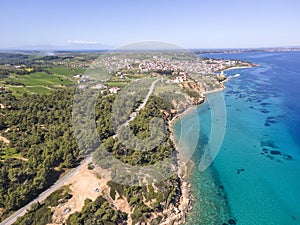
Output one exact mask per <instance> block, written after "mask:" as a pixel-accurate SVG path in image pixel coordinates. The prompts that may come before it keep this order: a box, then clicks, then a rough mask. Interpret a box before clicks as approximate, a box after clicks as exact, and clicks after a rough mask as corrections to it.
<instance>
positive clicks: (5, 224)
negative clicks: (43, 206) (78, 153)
mask: <svg viewBox="0 0 300 225" xmlns="http://www.w3.org/2000/svg"><path fill="white" fill-rule="evenodd" d="M90 162H92V156H88V157H87V158H86V159H85V160H83V161H82V162H81V163H80V165H79V166H77V167H76V168H73V169H72V170H70V171H69V172H68V173H67V174H66V175H65V176H63V177H62V178H61V179H59V180H58V181H56V183H55V184H53V185H52V186H51V187H50V188H48V189H47V190H46V191H44V192H42V193H41V194H40V195H39V196H38V197H37V198H36V199H34V200H33V201H31V202H30V203H28V204H27V205H25V206H24V207H23V208H21V209H19V210H18V211H16V212H15V213H14V214H12V215H11V216H10V217H8V218H6V219H5V220H4V221H2V222H1V223H0V225H11V224H13V223H14V222H16V220H17V218H18V217H20V216H23V215H25V213H26V212H27V210H30V207H31V205H32V204H34V203H37V202H42V201H44V200H45V199H46V198H47V197H48V196H49V195H50V194H52V193H53V192H54V191H56V190H57V189H59V188H60V187H62V186H63V185H64V184H65V183H66V182H67V181H68V180H69V179H70V178H71V177H72V176H73V175H74V174H75V173H76V172H77V171H79V170H80V169H81V168H82V167H84V166H86V165H87V164H88V163H90Z"/></svg>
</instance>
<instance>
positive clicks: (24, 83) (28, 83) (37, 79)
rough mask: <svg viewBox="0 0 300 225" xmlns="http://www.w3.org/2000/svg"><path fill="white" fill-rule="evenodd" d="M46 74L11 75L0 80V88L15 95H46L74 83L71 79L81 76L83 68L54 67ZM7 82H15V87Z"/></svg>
mask: <svg viewBox="0 0 300 225" xmlns="http://www.w3.org/2000/svg"><path fill="white" fill-rule="evenodd" d="M47 70H48V71H49V72H50V74H49V73H46V72H34V73H31V74H27V75H17V74H12V75H11V76H10V78H7V79H3V80H0V86H3V87H6V88H8V89H9V90H11V91H12V92H13V93H14V94H15V95H22V94H24V93H27V94H48V93H50V92H51V90H52V89H53V88H63V87H65V86H70V85H73V84H75V83H76V80H75V79H74V78H73V76H74V75H76V74H83V73H84V69H83V68H68V67H66V66H55V67H53V68H48V69H47ZM7 82H15V83H17V84H16V85H14V84H13V83H12V84H8V83H7Z"/></svg>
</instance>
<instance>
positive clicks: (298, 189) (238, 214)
mask: <svg viewBox="0 0 300 225" xmlns="http://www.w3.org/2000/svg"><path fill="white" fill-rule="evenodd" d="M205 56H207V57H213V58H225V59H241V60H247V61H251V62H254V63H258V64H260V66H259V67H255V68H249V69H239V70H230V71H227V72H226V73H227V75H235V74H237V73H239V74H241V75H240V76H239V77H237V78H234V79H231V80H230V81H229V82H227V83H226V89H225V90H224V91H223V95H224V97H225V98H224V99H225V104H226V110H227V117H226V118H227V127H226V133H225V138H224V141H223V144H222V146H221V148H220V152H219V153H218V156H217V157H216V159H215V160H214V162H213V164H212V166H210V167H209V168H208V169H207V170H205V171H204V172H200V171H199V170H198V169H197V165H198V164H199V160H200V159H201V155H202V150H203V149H204V148H205V146H206V145H207V142H208V140H209V136H210V132H211V131H210V129H211V110H210V106H209V104H208V103H205V104H203V105H201V106H199V107H198V108H197V113H194V114H190V115H187V116H185V117H183V118H182V119H181V120H180V121H179V122H177V123H176V124H175V125H174V128H175V132H176V135H177V136H178V137H179V136H182V139H184V138H186V139H188V137H189V134H191V135H193V132H194V131H193V130H191V129H186V130H185V129H183V128H184V127H187V128H188V127H192V126H193V124H195V123H196V122H198V120H199V121H200V124H201V126H200V127H201V129H200V137H199V141H198V146H197V149H196V151H195V152H194V155H193V161H194V163H195V167H194V172H193V173H192V175H191V178H190V181H191V184H192V187H193V195H194V198H195V200H194V204H193V210H192V211H191V213H190V215H189V216H188V222H187V224H189V225H191V224H197V225H199V224H204V225H207V224H213V225H215V224H216V225H217V224H220V225H222V224H234V223H233V222H235V223H236V224H240V225H256V224H257V225H263V224H267V225H273V224H274V225H293V224H300V52H281V53H239V54H209V55H205ZM208 98H209V96H208ZM182 134H184V135H182ZM186 145H189V142H188V140H187V141H186ZM191 146H192V144H191Z"/></svg>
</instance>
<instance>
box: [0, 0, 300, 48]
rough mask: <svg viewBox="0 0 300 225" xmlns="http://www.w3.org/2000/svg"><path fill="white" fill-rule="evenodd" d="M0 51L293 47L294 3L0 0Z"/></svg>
mask: <svg viewBox="0 0 300 225" xmlns="http://www.w3.org/2000/svg"><path fill="white" fill-rule="evenodd" d="M0 10H1V11H0V12H1V13H0V29H1V33H0V48H1V49H3V48H18V47H20V48H22V47H24V46H67V45H82V44H84V45H95V44H99V45H103V46H110V47H114V48H115V47H118V46H122V45H126V44H130V43H133V42H140V41H161V42H167V43H171V44H175V45H178V46H180V47H183V48H252V47H276V46H300V23H299V21H300V13H299V11H300V1H299V0H280V1H279V0H259V1H258V0H252V1H243V0H213V1H210V0H205V1H203V0H128V1H125V0H123V1H121V0H106V1H104V0H51V1H49V0H42V1H41V0H26V1H24V0H0Z"/></svg>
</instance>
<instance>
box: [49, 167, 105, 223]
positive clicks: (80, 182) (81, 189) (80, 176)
mask: <svg viewBox="0 0 300 225" xmlns="http://www.w3.org/2000/svg"><path fill="white" fill-rule="evenodd" d="M106 183H107V180H106V179H103V178H102V179H100V178H99V177H98V176H96V174H95V172H94V171H93V170H88V169H87V165H86V166H84V167H82V169H81V170H79V171H78V172H77V173H76V174H74V176H73V177H72V178H71V179H70V180H69V181H68V182H67V183H66V185H69V186H70V189H71V193H70V194H72V198H71V199H70V200H69V201H68V202H66V203H64V204H60V205H58V206H57V207H55V208H53V211H54V213H53V217H52V218H53V224H62V223H64V222H65V221H66V219H67V218H68V216H69V215H71V214H72V213H74V212H80V211H81V209H82V208H83V206H84V200H85V199H86V198H89V199H91V200H92V201H94V200H96V198H97V197H98V196H99V195H101V194H102V191H103V190H104V189H105V188H106V187H107V185H106Z"/></svg>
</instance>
